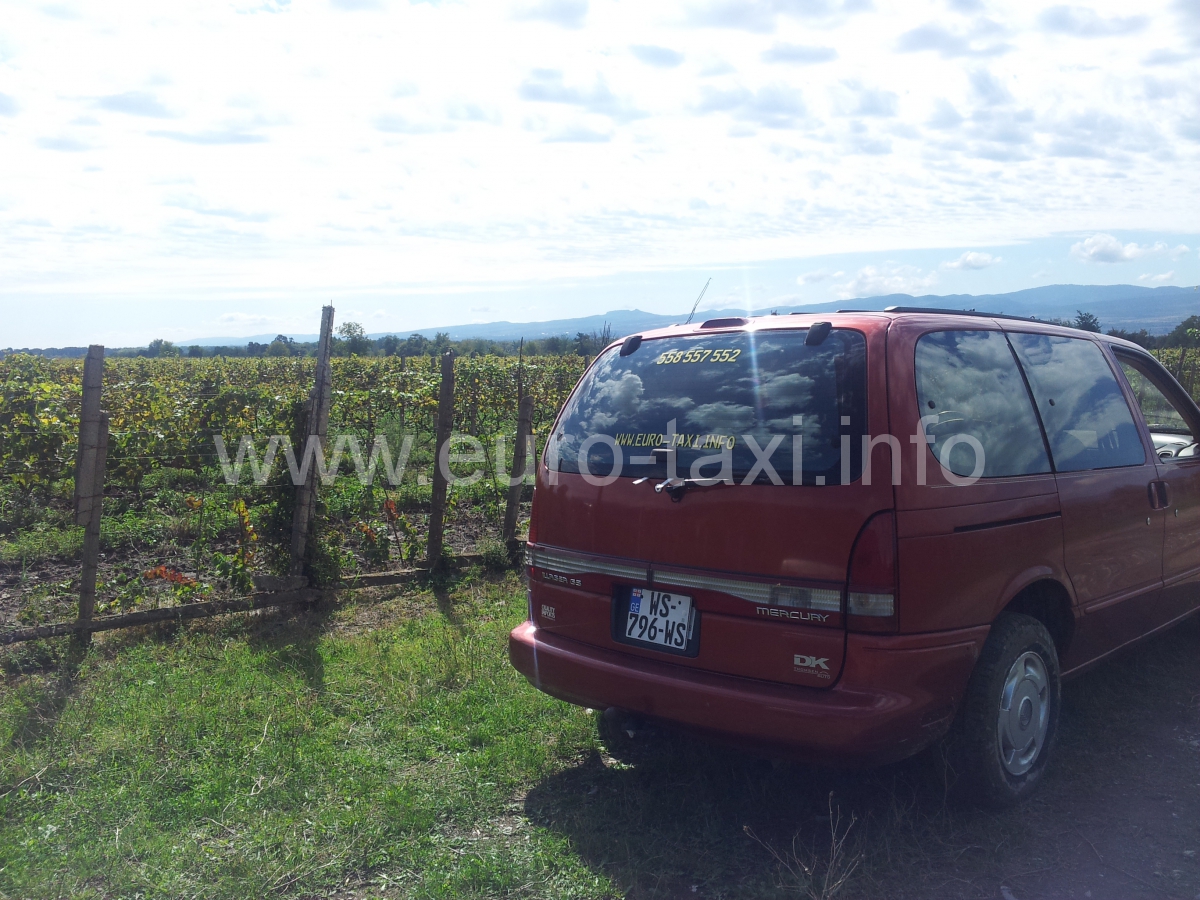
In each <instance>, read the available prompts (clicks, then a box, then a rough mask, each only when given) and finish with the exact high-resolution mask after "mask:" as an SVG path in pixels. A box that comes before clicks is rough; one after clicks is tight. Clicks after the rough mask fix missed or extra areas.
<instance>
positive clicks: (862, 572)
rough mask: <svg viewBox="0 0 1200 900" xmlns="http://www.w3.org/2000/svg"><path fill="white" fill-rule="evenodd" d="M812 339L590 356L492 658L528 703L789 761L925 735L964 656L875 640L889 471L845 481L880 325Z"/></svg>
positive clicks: (751, 330)
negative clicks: (502, 644) (518, 596)
mask: <svg viewBox="0 0 1200 900" xmlns="http://www.w3.org/2000/svg"><path fill="white" fill-rule="evenodd" d="M824 319H825V321H819V320H818V319H817V317H813V316H787V317H782V316H780V317H774V316H772V317H762V318H757V319H753V320H745V319H717V320H712V321H708V322H705V323H703V324H702V325H698V326H683V327H681V326H676V327H672V328H667V329H663V330H660V331H655V332H649V333H644V334H642V335H638V336H634V337H631V338H629V339H627V340H626V341H624V342H623V343H622V344H618V345H614V346H612V347H610V348H608V349H607V350H606V351H605V352H604V353H603V354H601V355H600V356H599V357H597V359H596V361H595V362H594V363H593V365H592V366H591V367H590V368H589V370H588V372H587V373H586V374H585V376H584V377H583V379H582V380H581V381H580V383H579V385H578V387H577V388H576V390H575V391H574V393H573V394H572V396H571V398H570V399H569V400H568V402H567V404H566V405H565V407H564V408H563V410H562V412H561V414H560V416H559V418H558V420H557V421H556V423H555V426H554V429H553V432H552V433H551V434H550V435H549V438H548V444H547V448H546V450H545V452H544V454H543V456H542V458H541V460H540V461H539V465H538V471H537V486H536V490H535V494H534V505H533V514H532V522H531V527H530V534H529V544H528V550H527V556H526V564H527V570H528V579H529V600H530V607H529V609H530V612H529V621H527V622H526V623H524V624H523V625H521V626H519V627H518V628H517V629H515V630H514V631H513V633H512V636H511V640H510V655H511V658H512V661H513V664H514V665H515V666H516V668H517V669H518V670H520V671H521V672H522V673H523V674H524V675H525V676H526V677H527V678H528V679H529V680H530V681H531V682H532V683H533V684H534V685H536V686H537V687H538V688H539V689H541V690H543V691H546V692H547V693H549V694H552V695H554V696H556V697H560V698H562V699H564V700H567V701H570V702H572V703H577V704H581V705H585V706H589V707H596V708H607V707H619V708H621V709H624V710H629V711H633V712H637V713H640V714H643V715H646V716H650V717H656V718H660V719H664V720H669V721H672V722H675V723H678V724H681V725H685V726H689V727H692V728H695V729H700V730H704V731H709V732H712V733H715V734H717V735H722V736H725V737H727V738H733V739H736V740H738V741H740V742H747V741H749V742H752V743H754V744H756V745H759V746H762V747H764V748H766V747H773V748H777V749H779V750H784V751H786V752H790V753H792V754H798V755H801V756H804V757H807V758H811V759H824V760H838V761H847V760H857V761H881V760H884V759H890V758H897V757H902V756H906V755H908V754H910V753H912V752H915V751H916V750H917V749H919V748H920V747H921V746H924V745H925V744H927V743H929V742H930V741H932V740H934V739H936V738H937V737H938V736H940V735H941V734H942V733H943V732H944V731H945V729H946V727H947V726H948V725H949V723H950V721H951V720H952V718H953V714H954V709H955V704H956V703H957V700H958V695H959V694H960V693H961V685H962V684H964V683H965V681H966V678H967V677H968V675H969V673H970V669H971V665H972V663H973V661H974V658H975V654H976V652H977V643H978V640H977V639H979V637H980V636H976V635H971V636H968V637H964V636H963V635H955V636H953V639H950V640H947V639H946V637H945V635H941V636H935V637H930V636H923V635H907V636H903V635H901V634H899V630H900V629H899V617H898V608H897V597H896V577H897V575H896V525H895V503H894V493H893V485H892V479H891V478H890V464H889V460H888V456H889V454H890V453H891V452H892V451H891V450H890V449H885V450H884V451H881V452H879V453H878V454H876V455H875V466H874V471H873V472H872V471H864V465H863V460H864V454H863V444H864V442H863V441H862V436H863V435H886V434H888V433H889V431H890V429H889V422H888V402H887V399H888V390H887V371H886V368H887V357H886V339H887V330H888V325H889V322H890V317H887V316H879V315H871V314H856V315H848V314H840V315H835V316H827V317H824ZM872 476H874V477H872ZM985 632H986V629H985ZM947 684H951V685H957V686H958V687H956V688H951V689H950V695H949V696H948V693H947V687H946V685H947Z"/></svg>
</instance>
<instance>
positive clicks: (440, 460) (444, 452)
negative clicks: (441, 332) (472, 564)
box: [426, 350, 454, 567]
mask: <svg viewBox="0 0 1200 900" xmlns="http://www.w3.org/2000/svg"><path fill="white" fill-rule="evenodd" d="M453 431H454V351H453V350H447V351H446V352H445V353H443V354H442V383H441V385H440V386H439V388H438V411H437V429H436V432H435V434H436V438H435V440H434V447H435V449H436V452H435V453H434V457H433V500H432V502H431V503H430V508H429V544H428V549H427V551H426V552H427V557H428V559H429V565H430V566H431V567H434V566H437V565H438V564H439V563H440V562H441V560H442V538H443V536H444V526H445V518H446V490H447V488H448V487H449V479H448V477H447V476H448V475H449V474H450V472H449V469H450V462H449V458H448V457H449V451H450V447H449V443H450V435H451V434H452V433H453Z"/></svg>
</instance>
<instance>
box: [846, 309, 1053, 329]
mask: <svg viewBox="0 0 1200 900" xmlns="http://www.w3.org/2000/svg"><path fill="white" fill-rule="evenodd" d="M838 312H840V313H863V312H891V313H931V314H933V315H939V316H979V317H980V318H982V319H1015V320H1016V321H1018V322H1041V320H1040V319H1036V318H1033V317H1031V316H1007V315H1005V314H1004V313H994V312H984V311H983V310H975V309H938V308H937V307H935V306H888V307H885V308H884V309H883V310H878V309H839V310H838ZM1042 324H1043V325H1045V324H1048V323H1045V322H1042Z"/></svg>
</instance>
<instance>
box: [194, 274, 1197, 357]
mask: <svg viewBox="0 0 1200 900" xmlns="http://www.w3.org/2000/svg"><path fill="white" fill-rule="evenodd" d="M889 306H926V307H931V308H935V309H977V310H979V311H981V312H993V313H1005V314H1007V315H1010V316H1030V317H1037V318H1039V319H1073V318H1075V313H1076V312H1077V311H1078V310H1083V311H1084V312H1090V313H1094V314H1095V315H1096V316H1098V317H1099V318H1100V322H1101V324H1102V325H1103V326H1104V329H1105V330H1106V331H1107V330H1108V329H1109V328H1123V329H1125V330H1126V331H1139V330H1141V329H1143V328H1145V329H1146V330H1147V331H1149V332H1150V333H1151V334H1165V333H1166V332H1168V331H1170V330H1171V329H1172V328H1174V327H1175V326H1176V325H1178V324H1179V323H1180V322H1182V321H1183V320H1184V319H1186V318H1187V317H1188V316H1194V315H1200V292H1198V291H1197V289H1196V288H1193V287H1186V288H1183V287H1157V288H1148V287H1138V286H1135V285H1129V284H1112V285H1080V284H1054V285H1047V286H1045V287H1036V288H1028V289H1026V290H1023V291H1013V292H1012V293H1008V294H947V295H935V294H925V295H923V296H920V297H914V296H912V295H911V294H888V295H887V296H883V297H867V298H863V299H858V300H836V301H833V302H830V303H812V304H806V305H804V306H767V307H763V308H762V309H758V310H755V311H754V312H755V313H756V314H758V315H762V314H765V313H769V312H772V311H774V312H778V313H781V314H782V313H790V312H834V311H836V310H839V309H862V310H881V309H885V308H887V307H889ZM744 315H747V311H746V310H744V309H706V310H702V311H700V312H698V313H697V314H696V318H697V320H699V321H703V320H704V319H713V318H718V317H721V316H744ZM686 318H687V313H686V312H681V313H673V314H670V315H664V314H660V313H649V312H643V311H642V310H640V309H616V310H612V311H610V312H607V313H604V314H603V315H596V316H581V317H578V318H573V319H552V320H550V321H546V322H487V323H484V324H476V325H445V326H442V327H440V328H417V329H413V330H412V331H394V332H392V331H382V332H378V333H376V334H371V335H370V337H372V338H381V337H384V336H386V335H388V334H396V335H398V336H399V337H408V335H410V334H422V335H424V336H425V337H428V338H432V337H434V335H436V334H438V333H441V332H445V333H446V334H448V335H449V336H450V339H451V340H453V341H461V340H467V339H469V338H480V339H486V340H493V341H516V340H520V339H521V338H525V339H526V340H536V339H540V338H547V337H556V336H558V337H563V336H565V337H574V336H575V335H576V334H578V333H579V332H581V331H582V332H584V333H591V332H592V331H602V330H603V329H604V326H605V324H607V325H609V326H610V327H611V328H612V333H613V336H614V337H617V336H621V335H626V334H632V333H634V332H636V331H644V330H647V329H650V328H661V327H663V326H664V325H671V324H674V323H676V322H682V321H683V320H684V319H686ZM288 337H291V338H294V339H295V340H297V341H315V340H316V339H317V336H316V335H315V334H292V335H288ZM274 338H275V335H273V334H259V335H254V336H253V337H242V338H197V339H195V340H190V341H180V342H179V344H178V346H181V347H188V346H191V345H192V344H196V345H199V346H201V347H240V346H245V345H246V344H247V343H249V342H250V341H256V342H258V343H263V344H265V343H269V342H270V341H271V340H273V339H274Z"/></svg>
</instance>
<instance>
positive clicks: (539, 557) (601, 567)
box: [525, 545, 650, 583]
mask: <svg viewBox="0 0 1200 900" xmlns="http://www.w3.org/2000/svg"><path fill="white" fill-rule="evenodd" d="M525 565H527V566H536V567H537V568H539V569H546V570H548V571H550V572H558V573H560V574H563V575H584V574H587V575H610V576H612V577H614V578H628V579H631V580H636V581H642V582H646V583H649V581H650V573H649V566H630V565H625V564H624V563H619V562H616V561H615V560H610V559H605V558H604V557H599V556H588V555H586V554H583V553H571V552H569V551H566V550H551V549H547V548H543V547H530V546H528V545H526V548H525Z"/></svg>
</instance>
